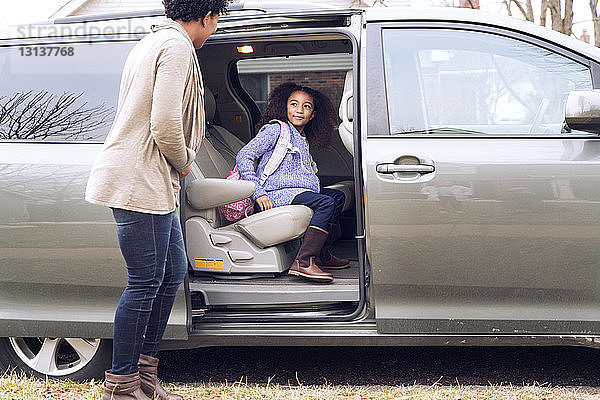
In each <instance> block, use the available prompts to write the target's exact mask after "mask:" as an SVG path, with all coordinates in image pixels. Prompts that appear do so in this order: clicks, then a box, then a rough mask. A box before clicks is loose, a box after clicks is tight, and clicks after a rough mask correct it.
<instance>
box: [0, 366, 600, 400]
mask: <svg viewBox="0 0 600 400" xmlns="http://www.w3.org/2000/svg"><path fill="white" fill-rule="evenodd" d="M167 389H168V390H171V391H173V392H176V393H179V394H181V395H182V396H184V398H185V399H189V400H192V399H226V400H229V399H232V400H233V399H235V400H246V399H248V400H250V399H252V400H254V399H261V400H271V399H273V400H275V399H294V400H296V399H297V400H300V399H302V400H317V399H348V400H363V399H364V400H387V399H390V400H391V399H394V400H404V399H406V400H409V399H410V400H438V399H439V400H441V399H444V400H471V399H485V400H488V399H490V400H491V399H494V400H496V399H500V400H503V399H506V400H509V399H510V400H533V399H540V400H563V399H564V400H567V399H569V400H571V399H572V400H588V399H600V389H596V388H573V387H570V388H563V387H549V386H546V385H533V386H519V387H517V386H515V387H513V386H462V385H460V384H459V383H457V384H456V385H453V386H441V385H432V386H395V387H391V386H331V385H316V386H302V385H299V386H281V385H272V384H269V383H265V384H263V385H249V384H246V383H244V382H242V381H240V382H232V383H227V382H226V383H207V384H194V385H190V384H186V385H168V386H167ZM101 395H102V388H101V383H100V382H93V381H92V382H87V383H74V382H70V381H44V380H36V379H30V378H27V377H25V376H23V375H17V374H14V373H13V374H6V375H4V376H2V377H0V400H5V399H6V400H9V399H10V400H25V399H61V400H63V399H64V400H79V399H81V400H88V399H89V400H92V399H93V400H99V399H100V398H101Z"/></svg>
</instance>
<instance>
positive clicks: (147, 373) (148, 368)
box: [138, 354, 183, 400]
mask: <svg viewBox="0 0 600 400" xmlns="http://www.w3.org/2000/svg"><path fill="white" fill-rule="evenodd" d="M138 369H139V370H140V382H141V386H142V390H143V391H144V393H146V396H148V397H150V398H151V399H155V398H158V399H160V400H183V397H181V396H180V395H178V394H174V393H169V392H167V391H166V390H165V389H164V388H163V387H162V385H161V384H160V382H159V381H158V376H157V371H158V358H154V357H150V356H147V355H145V354H140V359H139V361H138Z"/></svg>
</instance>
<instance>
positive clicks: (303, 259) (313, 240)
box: [288, 226, 333, 283]
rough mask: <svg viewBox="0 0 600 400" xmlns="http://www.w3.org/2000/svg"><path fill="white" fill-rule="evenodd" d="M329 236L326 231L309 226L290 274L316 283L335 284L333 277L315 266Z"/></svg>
mask: <svg viewBox="0 0 600 400" xmlns="http://www.w3.org/2000/svg"><path fill="white" fill-rule="evenodd" d="M327 235H328V233H327V232H326V231H324V230H321V229H318V228H313V227H312V226H309V227H308V229H307V230H306V233H305V234H304V240H303V241H302V246H300V250H298V255H297V256H296V260H295V261H294V263H293V264H292V266H291V267H290V270H289V271H288V274H290V275H294V276H298V277H301V278H306V279H309V280H312V281H316V282H324V283H329V282H333V275H331V274H330V273H329V272H323V271H321V269H320V268H319V267H318V266H317V264H315V257H316V255H317V254H319V252H320V251H321V248H322V247H323V244H324V243H325V241H326V240H327Z"/></svg>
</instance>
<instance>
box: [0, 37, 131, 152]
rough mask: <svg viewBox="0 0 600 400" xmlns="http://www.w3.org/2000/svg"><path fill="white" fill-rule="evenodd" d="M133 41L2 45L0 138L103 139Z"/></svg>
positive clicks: (113, 109) (49, 139)
mask: <svg viewBox="0 0 600 400" xmlns="http://www.w3.org/2000/svg"><path fill="white" fill-rule="evenodd" d="M133 45H134V43H133V42H113V43H77V44H60V45H47V46H15V47H4V48H0V140H33V141H96V142H101V141H102V140H103V139H104V137H105V136H106V135H107V133H108V130H109V129H110V125H111V124H112V120H113V118H114V114H115V111H116V108H117V101H118V95H119V85H120V80H121V72H122V69H123V65H124V63H125V59H126V58H127V54H128V53H129V50H130V49H131V48H132V47H133Z"/></svg>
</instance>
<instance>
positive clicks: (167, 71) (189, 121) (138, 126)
mask: <svg viewBox="0 0 600 400" xmlns="http://www.w3.org/2000/svg"><path fill="white" fill-rule="evenodd" d="M151 29H152V32H151V33H150V34H148V35H147V36H146V37H144V38H143V39H142V40H141V41H140V42H139V43H138V44H136V45H135V47H134V48H133V49H132V50H131V52H130V53H129V56H128V58H127V61H126V62H125V67H124V70H123V77H122V79H121V89H120V93H119V105H118V108H117V112H116V115H115V120H114V122H113V125H112V128H111V130H110V132H109V134H108V137H107V138H106V141H105V143H104V146H103V147H102V150H101V151H100V154H99V155H98V158H97V159H96V162H95V163H94V166H93V167H92V171H91V174H90V178H89V180H88V184H87V189H86V194H85V199H86V200H87V201H89V202H91V203H94V204H100V205H105V206H109V207H115V208H123V209H126V210H132V211H139V212H145V213H152V214H167V213H169V212H171V211H173V210H174V209H175V208H176V207H177V206H178V205H179V189H180V186H179V171H182V170H184V169H185V168H186V167H188V166H189V165H190V164H191V163H192V162H193V161H194V158H195V155H196V151H197V149H198V148H199V147H200V143H201V141H202V139H203V138H204V131H205V122H204V87H203V83H202V75H201V72H200V66H199V65H198V60H197V58H196V52H195V50H194V46H193V44H192V41H191V40H190V38H189V36H188V34H187V32H186V31H185V29H184V28H183V27H182V26H181V25H179V24H178V23H177V22H174V21H171V20H167V21H165V22H164V24H161V25H155V26H152V28H151Z"/></svg>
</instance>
